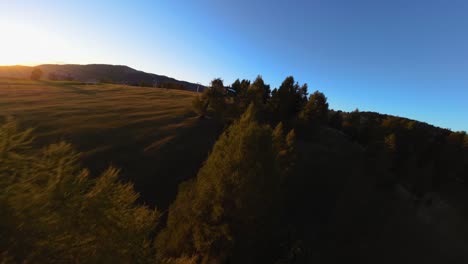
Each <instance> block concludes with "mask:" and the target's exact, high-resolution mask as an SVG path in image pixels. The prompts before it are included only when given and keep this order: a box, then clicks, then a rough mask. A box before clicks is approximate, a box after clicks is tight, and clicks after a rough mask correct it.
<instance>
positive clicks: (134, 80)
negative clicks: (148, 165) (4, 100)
mask: <svg viewBox="0 0 468 264" xmlns="http://www.w3.org/2000/svg"><path fill="white" fill-rule="evenodd" d="M34 68H39V69H40V70H41V71H42V73H43V74H42V76H41V79H43V80H50V79H52V80H76V81H80V82H89V83H97V82H100V83H119V84H128V85H134V86H154V85H156V86H158V87H166V88H171V89H181V90H190V91H196V90H197V89H200V90H202V89H203V88H204V87H203V86H202V85H199V84H195V83H190V82H186V81H180V80H176V79H174V78H171V77H168V76H164V75H157V74H153V73H147V72H143V71H138V70H135V69H132V68H130V67H128V66H124V65H109V64H88V65H80V64H43V65H38V66H36V67H28V66H0V77H2V78H16V79H29V78H30V76H31V72H32V70H33V69H34ZM52 76H53V78H52Z"/></svg>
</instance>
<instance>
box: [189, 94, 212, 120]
mask: <svg viewBox="0 0 468 264" xmlns="http://www.w3.org/2000/svg"><path fill="white" fill-rule="evenodd" d="M204 95H205V94H204V93H203V94H202V95H197V96H196V97H195V98H194V99H193V101H192V106H193V109H194V111H195V113H197V114H198V117H199V118H205V116H206V114H207V112H208V100H207V98H206V96H204Z"/></svg>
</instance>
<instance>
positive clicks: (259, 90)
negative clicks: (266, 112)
mask: <svg viewBox="0 0 468 264" xmlns="http://www.w3.org/2000/svg"><path fill="white" fill-rule="evenodd" d="M270 93H271V90H270V85H267V84H265V82H264V81H263V78H262V76H260V75H258V76H257V78H256V79H255V81H254V82H253V83H252V84H251V85H250V87H249V88H248V90H247V97H248V98H249V102H248V103H249V104H250V103H254V104H256V105H260V104H265V103H266V101H267V100H268V98H269V97H270Z"/></svg>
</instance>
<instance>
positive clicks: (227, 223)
mask: <svg viewBox="0 0 468 264" xmlns="http://www.w3.org/2000/svg"><path fill="white" fill-rule="evenodd" d="M255 115H256V114H255V111H254V107H253V105H251V106H250V107H249V108H248V110H247V111H246V112H245V113H244V114H243V115H242V117H241V118H240V120H239V121H236V122H235V123H234V124H233V125H231V126H230V127H228V128H227V129H226V131H225V132H224V133H223V134H222V135H221V136H220V138H219V139H218V141H217V142H216V144H215V146H214V148H213V151H212V153H211V154H210V156H209V157H208V159H207V161H206V162H205V165H204V166H203V167H202V168H201V169H200V171H199V173H198V175H197V177H196V179H194V180H191V181H188V182H186V183H184V184H182V185H181V186H180V188H179V194H178V195H177V198H176V200H175V202H174V203H173V204H172V205H171V207H170V209H169V215H168V222H167V227H166V228H165V229H164V230H163V231H162V232H161V234H160V235H159V236H158V239H157V243H156V247H157V249H158V253H159V254H161V257H163V258H168V257H184V256H185V257H187V256H199V257H200V258H201V259H204V260H206V261H207V260H210V261H215V262H224V261H227V260H228V259H231V260H233V259H237V260H239V258H241V259H243V262H244V263H249V262H252V261H254V259H255V258H257V257H259V256H262V254H266V253H267V250H268V247H267V245H268V243H269V241H270V240H271V239H272V235H273V236H274V234H275V232H274V230H275V228H277V224H278V223H277V221H276V220H277V219H278V215H279V210H280V208H281V197H282V195H281V189H280V186H281V182H282V176H283V175H284V173H285V170H286V168H284V167H283V164H284V162H282V160H287V159H288V158H287V157H286V156H287V155H286V153H283V151H284V148H288V147H290V146H292V144H293V143H292V141H293V135H292V134H290V135H289V136H288V137H287V139H286V140H285V139H284V136H283V135H282V129H281V128H277V129H275V131H273V130H272V129H271V128H270V127H269V126H267V125H261V124H258V123H257V122H256V120H255ZM287 151H288V150H286V152H287ZM280 160H281V161H280ZM270 255H271V254H270Z"/></svg>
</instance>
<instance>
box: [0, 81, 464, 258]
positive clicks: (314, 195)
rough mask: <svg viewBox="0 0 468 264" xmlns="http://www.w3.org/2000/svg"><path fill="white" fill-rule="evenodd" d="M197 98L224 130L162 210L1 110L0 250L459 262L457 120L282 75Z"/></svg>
mask: <svg viewBox="0 0 468 264" xmlns="http://www.w3.org/2000/svg"><path fill="white" fill-rule="evenodd" d="M192 107H193V110H194V111H195V112H196V113H197V114H198V121H199V122H205V121H207V120H209V121H210V122H213V123H216V124H217V126H219V127H222V128H223V129H222V131H221V132H220V133H219V137H218V139H217V141H216V142H215V143H214V145H213V147H212V149H211V151H210V153H209V154H208V156H207V158H206V160H205V161H204V162H203V164H201V165H200V169H199V171H198V173H197V174H196V175H193V177H192V178H190V179H188V180H186V181H183V182H181V183H180V185H179V187H178V193H177V196H176V198H175V199H174V200H173V201H172V203H171V205H170V206H169V207H168V208H164V207H162V208H159V209H157V208H153V206H148V205H147V204H146V202H145V201H142V200H141V199H139V194H138V193H137V192H136V191H135V190H134V188H133V185H132V183H130V182H127V181H122V179H121V178H119V170H118V169H117V168H113V167H110V168H109V169H107V170H105V171H104V172H102V173H101V174H99V175H92V173H90V171H89V170H88V169H86V168H83V166H82V165H81V163H80V155H79V153H77V152H76V151H75V150H74V149H73V147H72V146H71V145H70V144H68V143H66V142H60V141H59V139H58V142H57V143H55V144H52V145H49V146H45V147H44V148H37V146H36V145H35V144H34V130H33V129H26V130H25V129H22V128H21V125H20V124H18V123H17V121H15V120H14V119H12V118H10V117H3V118H2V120H1V121H2V123H1V126H0V189H1V190H0V215H1V216H2V217H1V220H0V258H1V259H2V263H133V262H135V263H146V262H148V263H344V262H357V263H423V262H424V263H467V262H468V253H466V252H468V251H467V250H468V245H467V243H466V241H467V238H468V225H467V224H466V223H467V221H466V220H467V218H468V214H467V212H468V197H466V193H467V183H468V135H467V134H466V133H465V132H453V131H450V130H448V129H442V128H438V127H435V126H432V125H429V124H426V123H423V122H418V121H415V120H410V119H407V118H402V117H395V116H390V115H384V114H379V113H372V112H361V111H359V110H357V109H356V110H355V111H353V112H342V111H337V110H332V109H330V108H329V105H328V102H327V97H326V96H325V95H324V94H323V93H321V92H319V91H315V92H313V93H310V94H309V91H308V86H307V84H299V83H298V82H296V81H295V80H294V78H293V77H291V76H290V77H287V78H286V79H285V80H284V81H283V83H282V84H281V85H280V86H279V87H278V88H275V89H271V87H270V85H268V84H266V83H265V81H264V80H263V79H262V77H261V76H258V77H257V78H256V79H255V80H253V81H250V80H236V81H235V82H234V83H232V84H231V85H229V86H228V85H225V84H224V83H223V80H221V79H214V80H213V81H212V82H211V85H210V87H208V88H207V89H205V90H204V92H203V93H200V94H199V95H198V96H196V97H195V99H194V101H193V105H192ZM180 166H183V164H180ZM174 177H177V175H174ZM158 195H162V194H159V193H157V192H155V193H154V196H155V197H157V196H158ZM441 208H442V209H441ZM444 208H445V209H444ZM447 208H450V210H449V209H447Z"/></svg>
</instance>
